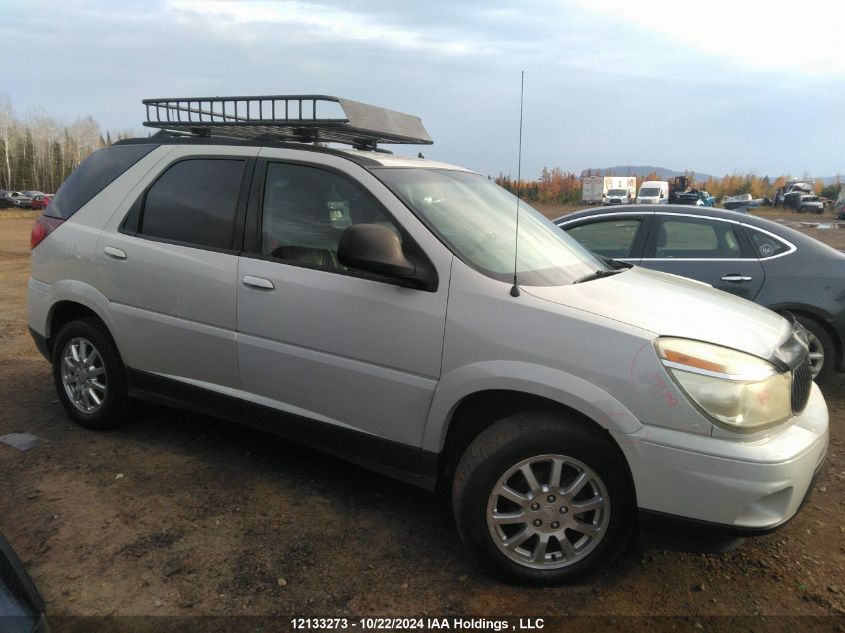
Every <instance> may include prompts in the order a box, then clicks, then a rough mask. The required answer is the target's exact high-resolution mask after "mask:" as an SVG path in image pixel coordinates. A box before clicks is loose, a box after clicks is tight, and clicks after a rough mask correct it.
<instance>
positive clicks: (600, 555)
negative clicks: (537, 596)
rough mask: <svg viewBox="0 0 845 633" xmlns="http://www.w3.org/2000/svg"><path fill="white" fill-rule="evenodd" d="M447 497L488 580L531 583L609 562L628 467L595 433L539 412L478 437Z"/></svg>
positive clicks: (621, 542) (631, 511) (625, 520)
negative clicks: (490, 574)
mask: <svg viewBox="0 0 845 633" xmlns="http://www.w3.org/2000/svg"><path fill="white" fill-rule="evenodd" d="M452 502H453V507H454V511H455V518H456V521H457V524H458V531H459V532H460V534H461V538H462V539H463V541H464V543H465V544H466V545H467V547H468V548H469V550H470V551H471V552H472V554H473V555H474V556H475V557H476V558H477V559H478V560H479V561H480V562H481V563H482V564H483V565H485V566H486V567H487V568H488V569H489V570H490V571H492V572H493V573H494V574H496V575H497V576H500V577H502V578H504V579H506V580H512V581H517V582H521V583H527V584H534V585H554V584H561V583H563V582H567V581H570V580H574V579H576V578H579V577H582V576H584V575H586V574H589V573H591V572H594V571H596V570H598V569H600V568H601V567H603V566H604V565H606V564H607V563H609V562H610V561H611V560H613V559H614V558H616V556H618V555H619V553H620V552H621V551H622V548H623V547H624V546H625V544H626V543H627V541H628V539H629V537H630V535H631V531H632V529H633V527H634V522H635V509H636V501H635V495H634V489H633V485H632V483H631V477H630V471H629V469H628V466H627V463H626V462H625V459H624V457H623V456H622V454H621V452H620V451H619V449H618V447H617V446H616V445H615V444H614V443H613V441H612V440H611V439H610V438H609V437H608V436H607V435H606V434H605V433H604V431H602V430H601V429H598V428H592V427H590V426H589V425H588V424H587V423H584V422H582V421H580V420H569V419H566V418H561V417H558V416H557V415H555V414H551V413H543V412H534V413H523V414H517V415H514V416H511V417H508V418H505V419H503V420H501V421H499V422H497V423H496V424H494V425H493V426H491V427H490V428H488V429H486V430H485V431H484V432H483V433H481V434H480V435H479V436H478V437H477V438H476V439H475V441H474V442H473V443H472V444H471V445H470V447H469V448H468V449H467V451H466V453H465V454H464V456H463V458H462V459H461V461H460V464H459V465H458V468H457V470H456V472H455V481H454V485H453V496H452Z"/></svg>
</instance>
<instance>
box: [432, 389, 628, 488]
mask: <svg viewBox="0 0 845 633" xmlns="http://www.w3.org/2000/svg"><path fill="white" fill-rule="evenodd" d="M519 411H552V412H555V413H558V414H560V415H565V416H566V417H567V418H568V419H570V420H579V421H580V422H582V423H583V424H584V425H585V426H588V427H590V428H592V429H593V430H597V431H599V432H601V433H605V434H608V433H607V431H606V430H605V429H604V428H603V427H602V426H600V425H599V424H598V423H596V422H595V421H594V420H592V419H590V418H588V417H587V416H585V415H584V414H583V413H580V412H579V411H576V410H575V409H572V408H571V407H568V406H566V405H564V404H561V403H560V402H557V401H555V400H550V399H549V398H544V397H542V396H536V395H534V394H530V393H523V392H520V391H508V390H490V391H480V392H478V393H474V394H471V395H469V396H467V397H466V398H464V399H463V400H462V401H461V402H460V403H459V404H458V407H457V408H456V409H455V412H454V413H453V414H452V418H451V420H450V422H449V430H448V432H447V433H446V442H445V444H444V447H443V451H442V453H441V456H442V457H441V459H440V468H439V473H438V480H439V481H440V482H441V483H442V484H445V483H447V482H449V481H450V480H451V479H452V476H453V475H454V473H455V469H456V468H457V466H458V462H459V461H460V459H461V456H462V455H463V454H464V452H465V451H466V449H467V447H469V445H470V444H471V443H472V441H473V440H474V439H475V438H476V437H478V435H479V434H480V433H481V432H482V431H484V430H485V429H486V428H487V427H489V426H491V425H493V424H494V423H496V422H498V421H499V420H501V419H502V418H505V417H507V416H509V415H512V414H514V413H517V412H519ZM608 435H609V434H608ZM614 445H615V442H614ZM620 454H621V450H620ZM623 459H624V456H623ZM626 461H627V460H626Z"/></svg>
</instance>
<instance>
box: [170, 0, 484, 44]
mask: <svg viewBox="0 0 845 633" xmlns="http://www.w3.org/2000/svg"><path fill="white" fill-rule="evenodd" d="M167 5H168V7H169V8H170V9H172V10H175V11H177V12H180V13H182V14H183V16H186V15H194V16H202V17H203V18H204V19H205V20H206V23H211V24H214V23H218V24H219V25H220V29H221V30H222V31H225V32H227V33H232V32H233V31H234V30H237V29H248V28H251V27H256V26H262V27H267V26H272V25H279V26H280V27H285V30H284V31H282V32H280V33H279V36H280V37H287V38H290V37H291V36H293V37H296V36H297V35H296V33H295V32H293V33H292V32H291V30H290V29H291V27H293V28H298V29H303V30H304V31H305V32H306V33H313V35H312V36H315V37H318V38H319V39H320V40H322V41H324V42H325V43H326V45H327V46H330V45H331V42H335V43H337V44H338V45H343V44H344V43H349V42H354V43H370V44H374V45H378V46H387V47H392V48H397V49H401V50H420V51H424V52H426V53H427V54H431V55H445V56H452V55H455V56H457V55H469V54H473V55H489V54H492V53H495V52H497V50H496V47H495V44H494V43H493V42H490V41H488V40H483V39H478V38H473V37H472V36H471V35H470V34H469V33H466V32H465V33H461V34H459V35H458V36H455V35H454V34H452V35H451V36H450V35H449V34H448V32H444V31H442V30H437V29H430V28H429V29H427V30H421V29H414V28H409V27H406V26H400V25H397V24H388V23H386V22H384V21H382V20H380V19H379V17H380V16H379V15H378V14H375V13H367V12H362V11H360V10H358V11H350V10H346V9H342V8H339V7H337V6H325V5H321V4H317V3H307V2H280V1H277V0H214V1H213V2H209V1H208V0H168V2H167ZM265 33H266V31H264V30H262V35H263V34H265Z"/></svg>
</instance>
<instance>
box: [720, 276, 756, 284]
mask: <svg viewBox="0 0 845 633" xmlns="http://www.w3.org/2000/svg"><path fill="white" fill-rule="evenodd" d="M722 281H733V282H737V281H751V277H748V276H746V275H725V276H724V277H722Z"/></svg>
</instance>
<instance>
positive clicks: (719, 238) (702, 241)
mask: <svg viewBox="0 0 845 633" xmlns="http://www.w3.org/2000/svg"><path fill="white" fill-rule="evenodd" d="M640 263H641V265H642V266H645V267H647V268H653V269H655V270H661V271H663V272H667V273H672V274H674V275H680V276H682V277H690V278H691V279H697V280H699V281H703V282H705V283H708V284H710V285H711V286H713V287H714V288H718V289H719V290H724V291H725V292H730V293H731V294H735V295H737V296H739V297H742V298H743V299H748V300H750V301H753V300H754V297H756V296H757V293H758V292H759V291H760V288H761V287H762V285H763V281H764V279H765V274H764V272H763V267H762V266H761V265H760V262H759V261H758V260H757V257H756V255H755V253H754V250H753V249H752V247H751V244H750V243H749V241H748V237H747V236H746V234H745V232H744V231H742V230H741V227H740V225H739V223H738V222H735V221H732V220H725V219H719V218H711V217H706V216H696V215H685V214H684V215H682V214H668V213H656V214H655V215H654V219H653V222H652V227H651V231H650V232H649V236H648V240H647V242H646V247H645V252H644V256H643V259H642V260H641V262H640Z"/></svg>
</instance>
